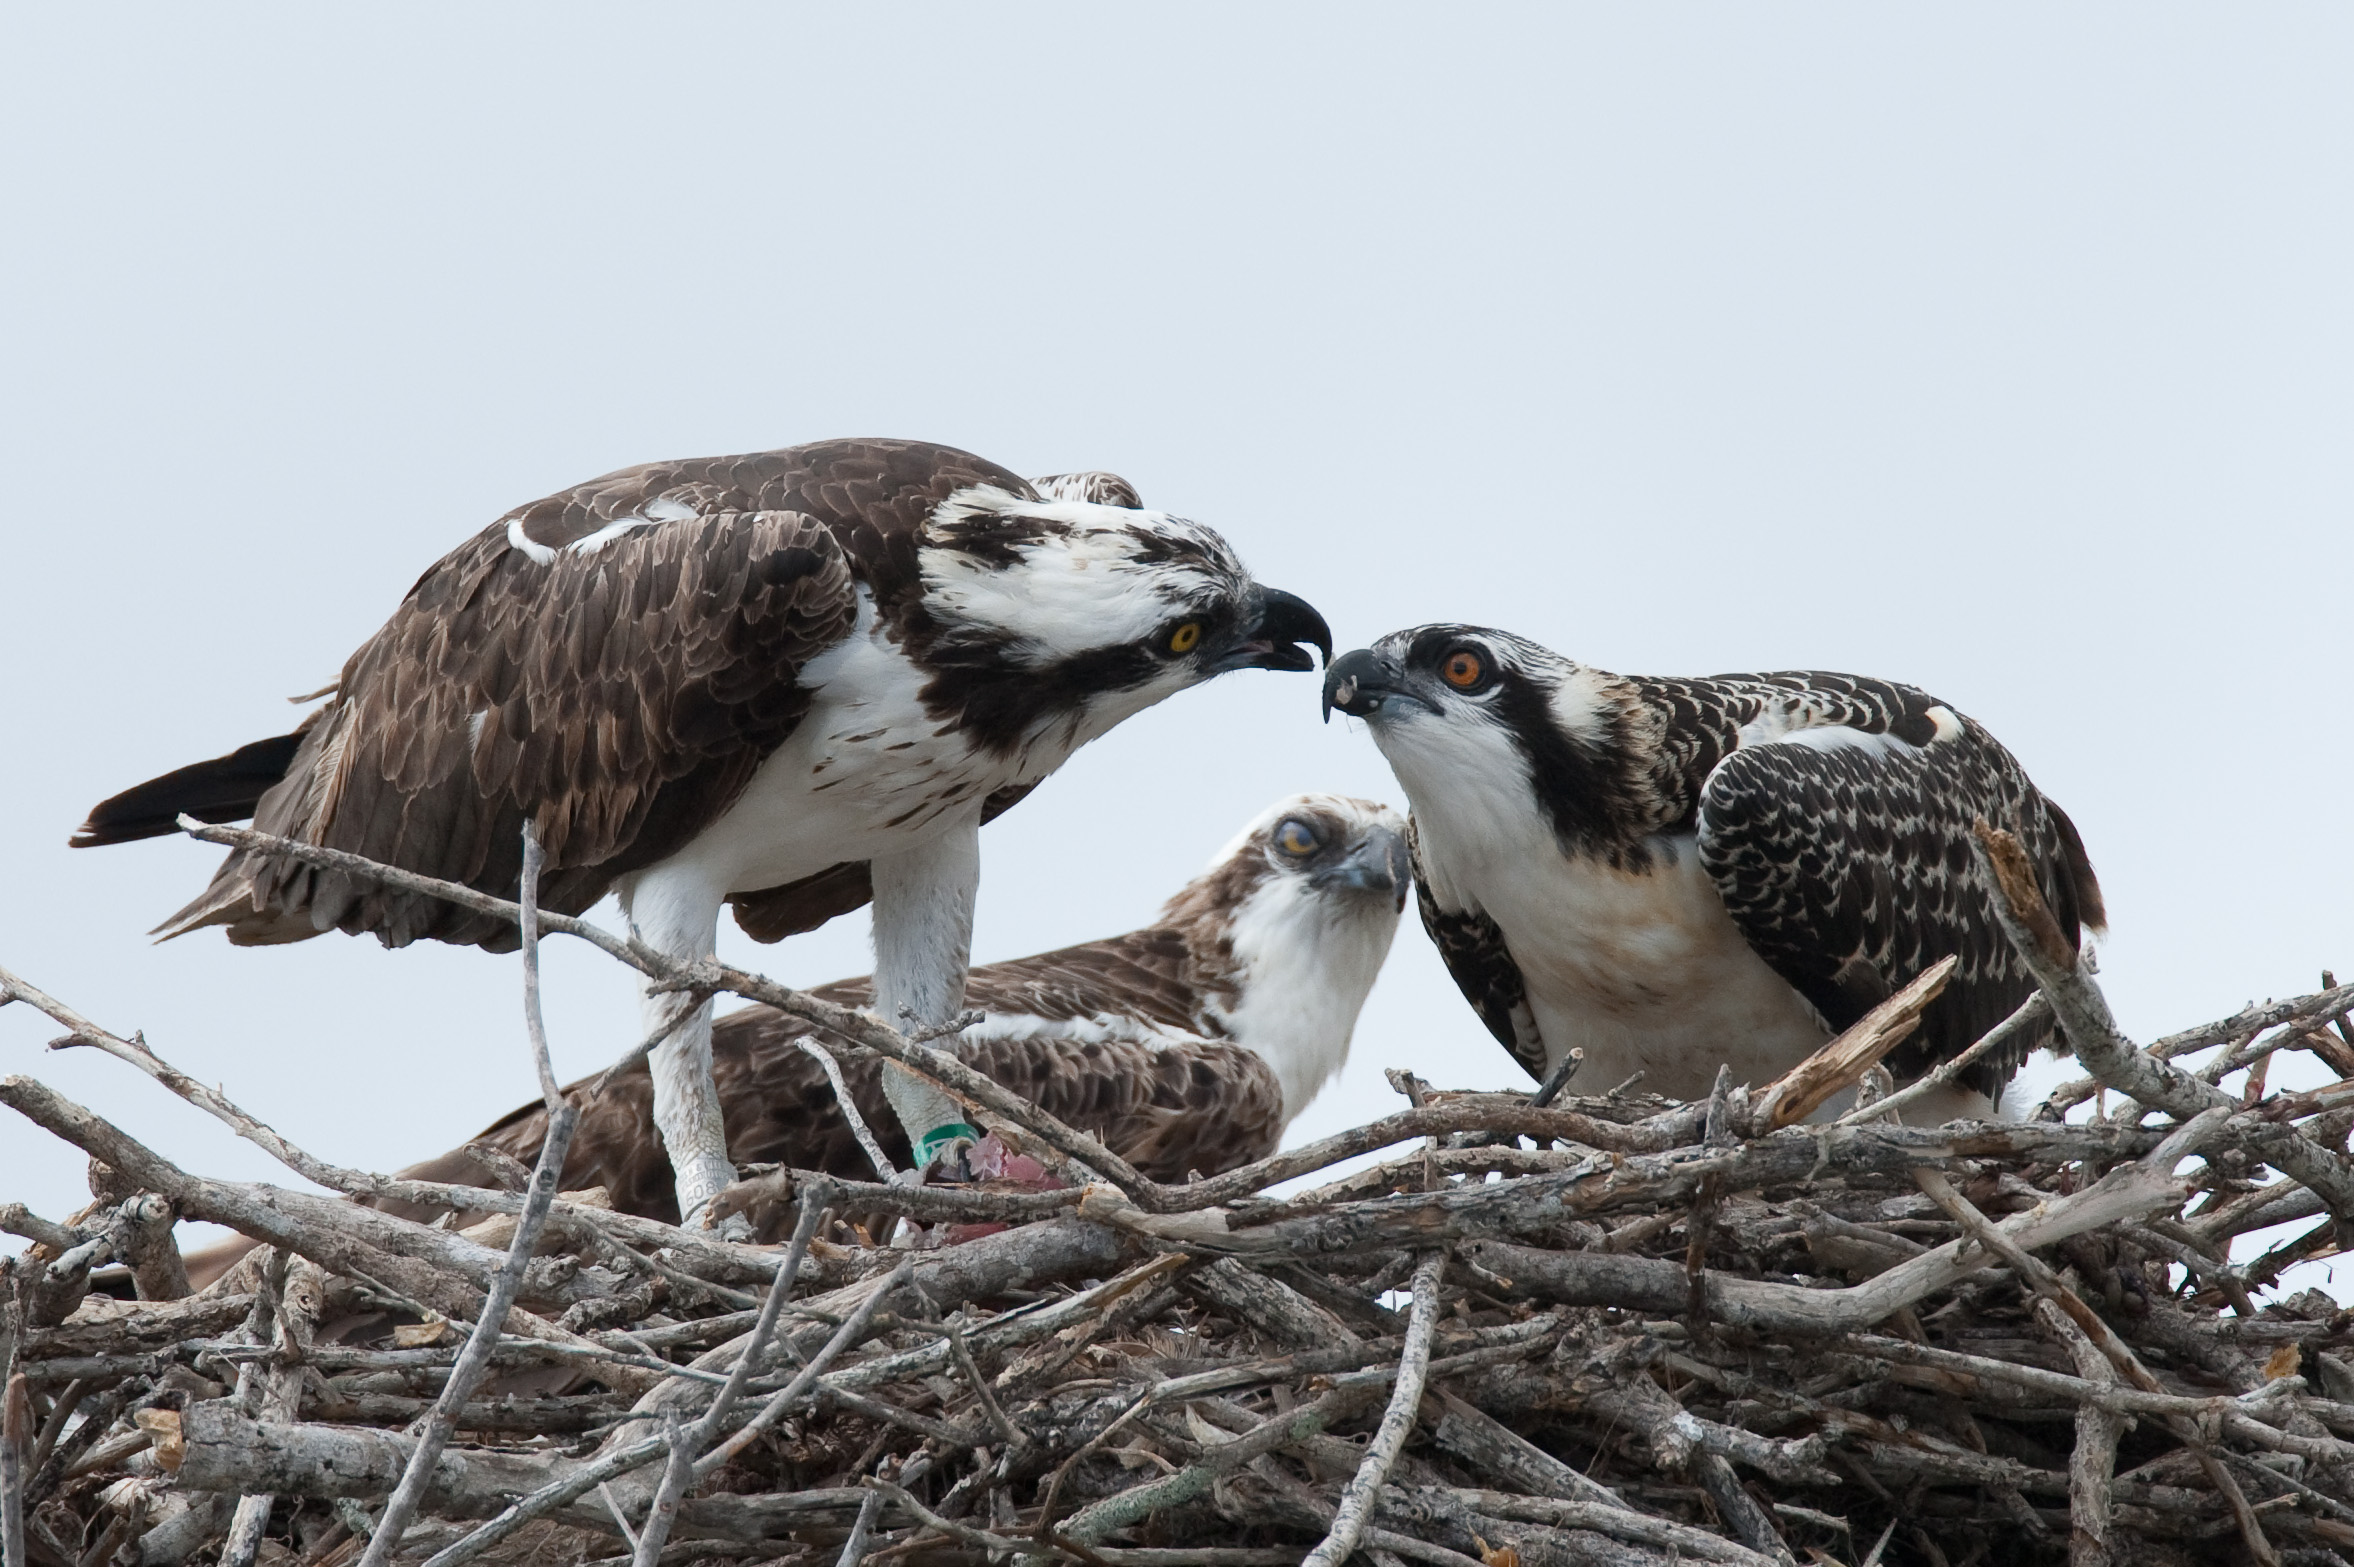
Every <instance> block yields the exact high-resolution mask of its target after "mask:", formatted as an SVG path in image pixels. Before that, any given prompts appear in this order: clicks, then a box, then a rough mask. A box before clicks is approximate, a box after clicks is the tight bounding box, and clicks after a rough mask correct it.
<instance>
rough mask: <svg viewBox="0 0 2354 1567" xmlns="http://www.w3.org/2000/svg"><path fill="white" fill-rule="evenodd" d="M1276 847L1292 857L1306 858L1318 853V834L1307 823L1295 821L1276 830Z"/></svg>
mask: <svg viewBox="0 0 2354 1567" xmlns="http://www.w3.org/2000/svg"><path fill="white" fill-rule="evenodd" d="M1275 847H1277V848H1278V849H1281V850H1282V851H1283V852H1284V853H1286V854H1290V855H1298V856H1306V855H1310V854H1314V853H1315V852H1316V834H1315V833H1314V832H1313V831H1312V830H1310V828H1309V826H1308V824H1307V823H1306V822H1303V821H1300V820H1298V819H1296V818H1295V819H1293V820H1290V821H1287V822H1285V823H1284V824H1283V825H1282V826H1280V827H1278V828H1276V829H1275Z"/></svg>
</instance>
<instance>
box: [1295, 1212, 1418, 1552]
mask: <svg viewBox="0 0 2354 1567" xmlns="http://www.w3.org/2000/svg"><path fill="white" fill-rule="evenodd" d="M1446 1263H1447V1254H1446V1252H1445V1251H1443V1250H1432V1251H1430V1252H1426V1253H1425V1254H1424V1255H1423V1258H1422V1261H1421V1262H1420V1263H1418V1264H1417V1265H1416V1266H1415V1269H1414V1306H1413V1315H1412V1317H1411V1319H1410V1320H1409V1321H1408V1323H1407V1325H1406V1347H1405V1349H1404V1350H1403V1351H1402V1352H1401V1353H1400V1354H1399V1356H1398V1381H1397V1386H1396V1387H1395V1388H1393V1389H1392V1390H1391V1392H1390V1402H1389V1408H1388V1409H1386V1410H1384V1411H1383V1412H1382V1416H1381V1425H1380V1426H1379V1428H1378V1429H1376V1430H1375V1432H1374V1433H1373V1441H1372V1443H1371V1445H1369V1446H1368V1447H1367V1448H1366V1449H1365V1461H1364V1462H1363V1463H1362V1464H1360V1465H1358V1467H1357V1473H1356V1475H1355V1476H1354V1477H1353V1478H1352V1479H1351V1480H1350V1481H1349V1484H1348V1488H1347V1489H1346V1490H1344V1491H1342V1492H1341V1499H1340V1506H1339V1509H1338V1510H1337V1511H1336V1512H1335V1513H1334V1514H1333V1519H1332V1528H1331V1530H1330V1531H1329V1532H1328V1533H1327V1534H1326V1535H1325V1536H1324V1538H1323V1540H1321V1541H1320V1542H1318V1544H1317V1546H1316V1548H1315V1549H1314V1550H1312V1551H1310V1552H1309V1553H1308V1554H1307V1556H1306V1557H1305V1558H1304V1559H1303V1560H1302V1561H1301V1563H1300V1567H1340V1564H1341V1563H1342V1562H1344V1561H1347V1560H1348V1558H1349V1553H1350V1552H1351V1551H1354V1550H1355V1549H1356V1548H1357V1544H1358V1542H1359V1541H1360V1540H1362V1539H1363V1538H1364V1536H1365V1529H1366V1527H1367V1525H1369V1524H1370V1523H1372V1521H1373V1505H1374V1502H1375V1500H1376V1499H1377V1498H1378V1497H1379V1496H1380V1495H1381V1487H1382V1483H1383V1482H1384V1481H1386V1480H1387V1479H1388V1478H1389V1472H1390V1466H1391V1465H1392V1464H1394V1463H1396V1462H1397V1461H1398V1453H1399V1450H1400V1449H1402V1448H1403V1447H1404V1446H1405V1445H1406V1434H1407V1433H1408V1432H1409V1431H1411V1430H1413V1429H1414V1415H1415V1411H1416V1410H1417V1409H1418V1408H1420V1407H1421V1404H1422V1379H1423V1376H1424V1374H1425V1373H1426V1372H1428V1371H1429V1369H1430V1339H1431V1333H1432V1331H1433V1330H1434V1329H1435V1328H1436V1327H1437V1325H1438V1312H1439V1275H1440V1274H1441V1273H1442V1272H1443V1271H1444V1270H1445V1268H1446Z"/></svg>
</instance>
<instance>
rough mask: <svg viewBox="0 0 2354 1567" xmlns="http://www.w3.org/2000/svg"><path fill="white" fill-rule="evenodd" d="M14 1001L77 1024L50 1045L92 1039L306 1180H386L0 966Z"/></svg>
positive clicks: (1, 988) (1, 996)
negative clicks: (318, 1153) (306, 1145)
mask: <svg viewBox="0 0 2354 1567" xmlns="http://www.w3.org/2000/svg"><path fill="white" fill-rule="evenodd" d="M11 1001H23V1002H26V1003H29V1004H30V1005H31V1006H32V1007H33V1008H34V1009H35V1010H37V1011H40V1012H43V1013H46V1014H47V1015H48V1016H49V1017H51V1018H53V1019H55V1020H56V1021H58V1022H60V1023H63V1024H64V1025H65V1026H66V1027H67V1028H68V1029H70V1030H72V1032H70V1033H68V1034H67V1035H66V1036H65V1037H64V1038H63V1039H60V1040H57V1041H55V1042H54V1043H53V1044H52V1045H51V1046H50V1048H51V1049H52V1050H58V1049H63V1048H65V1047H67V1046H69V1045H88V1046H90V1047H91V1048H93V1049H96V1050H101V1051H104V1052H105V1053H106V1054H108V1055H110V1056H113V1057H114V1058H115V1059H116V1060H118V1061H126V1062H128V1063H130V1064H131V1065H132V1066H135V1067H137V1068H138V1069H139V1070H140V1071H142V1072H144V1073H146V1074H147V1075H148V1076H149V1077H152V1078H154V1079H155V1080H156V1081H157V1082H159V1083H161V1084H163V1086H164V1087H166V1088H168V1089H170V1090H171V1091H172V1092H173V1093H175V1094H178V1095H179V1096H180V1097H181V1098H182V1099H185V1100H187V1101H188V1102H189V1103H190V1104H192V1105H194V1106H196V1107H197V1108H198V1109H199V1110H202V1111H204V1112H205V1113H206V1114H208V1115H211V1116H212V1117H213V1118H214V1119H216V1120H218V1121H220V1122H221V1123H222V1124H223V1125H225V1126H227V1127H228V1128H229V1129H230V1130H231V1131H233V1132H235V1133H236V1134H237V1135H238V1136H240V1137H242V1138H244V1139H246V1140H247V1141H248V1142H251V1143H253V1144H255V1145H256V1146H258V1147H259V1148H261V1149H262V1151H263V1152H265V1153H267V1154H268V1155H269V1156H270V1157H271V1158H273V1159H275V1160H277V1161H278V1162H279V1163H280V1164H283V1165H285V1166H286V1167H287V1168H288V1169H290V1170H292V1171H294V1172H295V1173H296V1174H297V1175H300V1176H301V1177H303V1178H304V1179H305V1180H309V1181H316V1182H317V1183H318V1184H319V1185H321V1186H324V1187H326V1188H327V1189H328V1190H329V1191H335V1192H342V1193H344V1194H345V1195H346V1196H370V1195H373V1194H374V1193H375V1192H376V1190H377V1188H378V1187H379V1186H381V1185H382V1183H383V1177H382V1176H377V1175H370V1174H368V1173H367V1172H366V1171H365V1170H347V1169H345V1168H344V1167H343V1166H342V1165H339V1164H329V1163H328V1162H327V1161H326V1160H324V1159H319V1158H315V1157H313V1156H312V1155H310V1154H307V1153H305V1152H303V1151H302V1150H301V1149H300V1148H297V1147H296V1146H295V1145H294V1144H292V1143H290V1142H288V1141H287V1140H286V1139H285V1138H284V1137H282V1136H280V1135H279V1134H278V1133H277V1132H276V1131H275V1130H273V1129H272V1128H271V1127H269V1126H268V1125H266V1124H264V1123H263V1122H261V1121H258V1120H256V1119H255V1118H254V1117H252V1116H250V1115H247V1114H246V1113H245V1112H244V1111H243V1110H240V1109H239V1108H237V1106H236V1105H235V1104H233V1103H231V1102H230V1101H229V1100H228V1099H227V1098H226V1097H225V1096H224V1095H222V1094H220V1093H218V1092H216V1091H215V1090H213V1089H210V1088H207V1087H206V1086H205V1085H204V1084H202V1083H200V1082H198V1081H196V1079H194V1078H192V1077H190V1076H188V1075H187V1074H186V1073H185V1072H182V1071H180V1070H179V1069H178V1068H176V1067H174V1066H173V1065H172V1064H171V1063H170V1062H168V1061H166V1060H164V1059H163V1058H162V1057H161V1056H159V1055H157V1054H156V1053H155V1052H154V1051H153V1050H150V1049H149V1048H148V1047H147V1039H146V1036H145V1035H144V1034H134V1035H132V1036H131V1037H130V1038H129V1039H124V1038H122V1037H120V1036H119V1035H115V1034H111V1033H108V1032H107V1031H106V1030H105V1029H103V1028H100V1027H99V1026H98V1025H97V1024H96V1023H93V1022H91V1021H90V1020H89V1019H88V1018H86V1017H84V1016H83V1015H82V1014H81V1013H79V1012H77V1011H75V1010H74V1009H73V1008H72V1007H69V1006H67V1005H66V1004H65V1003H64V1002H62V1001H60V1000H58V999H57V998H56V997H55V996H52V995H50V994H49V993H48V992H47V991H45V990H41V989H40V988H38V987H37V986H35V985H33V984H31V983H30V982H28V981H26V980H23V979H19V978H18V977H17V976H16V975H14V974H11V973H10V972H8V970H6V969H4V968H0V1006H6V1005H7V1004H8V1003H9V1002H11Z"/></svg>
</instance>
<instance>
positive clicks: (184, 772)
mask: <svg viewBox="0 0 2354 1567" xmlns="http://www.w3.org/2000/svg"><path fill="white" fill-rule="evenodd" d="M301 744H302V731H300V730H296V731H295V732H294V733H293V734H290V735H277V736H274V737H273V738H271V739H268V740H256V741H254V742H253V744H251V745H241V746H239V747H238V748H237V749H236V750H234V751H231V752H230V753H229V754H228V755H227V756H216V757H214V758H213V759H212V760H211V761H209V762H195V763H192V764H190V765H189V766H187V767H182V768H178V769H175V770H174V771H172V772H168V773H166V774H164V775H163V776H162V777H161V778H150V779H148V780H147V782H145V783H143V784H136V785H134V786H132V787H131V788H128V789H125V790H124V791H123V792H122V793H121V794H118V795H116V796H114V797H113V798H112V799H108V800H102V801H100V802H99V803H98V804H97V805H96V806H95V807H93V808H92V809H91V812H90V818H89V820H88V821H85V822H83V823H82V825H81V826H79V827H77V828H75V829H74V835H73V836H72V837H71V838H69V839H67V840H66V841H67V842H68V843H70V844H71V845H73V847H75V848H77V849H94V848H97V847H99V846H100V845H102V844H109V843H136V842H138V841H139V840H140V839H142V838H162V837H167V836H169V835H170V834H172V833H176V832H178V831H179V830H180V825H179V823H180V817H181V816H182V815H188V816H193V817H195V818H196V819H197V820H198V821H200V822H241V821H244V820H245V819H246V818H247V817H249V816H251V815H253V812H254V807H255V806H257V805H259V804H260V803H261V798H262V795H263V794H264V793H266V792H267V791H268V789H269V788H270V786H271V785H272V784H274V783H276V782H278V780H279V779H281V778H284V777H285V776H286V769H287V768H288V767H289V766H290V765H291V764H292V763H293V761H294V753H295V749H296V747H298V746H300V745H301Z"/></svg>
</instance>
